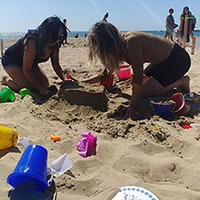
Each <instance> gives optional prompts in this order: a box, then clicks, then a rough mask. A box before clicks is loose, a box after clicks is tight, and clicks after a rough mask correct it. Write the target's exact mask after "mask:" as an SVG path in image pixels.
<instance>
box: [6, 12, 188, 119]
mask: <svg viewBox="0 0 200 200" xmlns="http://www.w3.org/2000/svg"><path fill="white" fill-rule="evenodd" d="M107 17H108V15H106V16H105V20H101V21H99V22H97V23H95V24H94V25H93V27H92V29H91V31H90V34H88V36H87V41H88V48H89V59H90V61H91V62H92V61H94V60H95V59H99V60H100V61H101V63H102V64H103V66H104V68H105V70H104V73H101V74H100V75H97V76H95V77H93V78H89V79H87V80H83V82H85V83H97V82H100V81H101V80H105V79H106V78H108V77H109V76H110V75H111V74H112V73H114V72H115V71H117V70H119V67H120V65H121V64H122V63H124V62H126V63H128V64H129V65H131V66H132V69H133V72H134V78H133V79H132V96H131V99H130V104H129V107H128V108H127V109H126V115H127V116H129V117H132V116H134V115H137V105H138V102H139V100H140V98H142V97H151V96H156V95H163V94H165V93H167V92H169V91H171V90H173V89H174V88H179V89H181V90H183V91H184V92H189V91H190V87H189V82H190V78H189V77H188V76H186V73H187V72H188V70H189V69H190V64H191V61H190V56H189V55H188V53H187V51H186V50H185V49H183V48H182V47H181V46H180V45H178V44H176V43H174V42H173V41H170V40H167V39H165V38H162V37H160V36H155V35H152V34H147V33H142V32H126V33H120V32H119V30H118V29H117V28H116V27H115V26H114V25H113V24H111V23H109V22H107V20H106V18H107ZM65 34H66V26H65V25H64V24H63V22H62V21H61V20H60V18H59V17H57V16H52V17H49V18H47V19H45V20H44V21H43V22H42V23H41V25H39V26H38V28H37V29H36V30H35V31H34V32H31V33H27V34H26V35H25V36H24V37H23V38H21V39H20V40H18V41H17V42H16V43H15V44H14V45H12V46H11V47H9V48H8V49H7V50H6V51H5V53H4V55H3V57H2V65H3V68H4V70H5V71H6V72H7V74H8V75H9V77H10V78H8V77H3V78H2V84H4V85H7V86H8V87H10V88H11V89H12V90H14V91H15V92H19V90H20V89H22V88H29V89H31V90H32V91H37V92H38V93H39V94H40V95H44V96H45V95H47V94H48V93H49V80H48V78H47V76H46V75H45V73H44V72H43V71H42V69H41V68H40V67H39V64H40V63H41V62H45V61H47V60H48V59H50V60H51V64H52V67H53V69H54V71H55V73H56V74H57V76H58V77H59V78H60V79H61V80H62V81H65V80H66V79H67V76H66V74H65V73H64V71H63V70H62V68H61V66H60V64H59V48H60V46H61V45H60V42H61V40H62V37H63V35H65ZM144 63H150V64H149V65H148V66H147V67H146V68H144ZM144 77H145V78H144Z"/></svg>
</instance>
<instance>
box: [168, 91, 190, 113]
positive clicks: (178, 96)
mask: <svg viewBox="0 0 200 200" xmlns="http://www.w3.org/2000/svg"><path fill="white" fill-rule="evenodd" d="M171 100H173V101H174V102H175V106H174V109H173V112H174V113H176V114H178V115H181V114H184V113H186V112H187V111H189V107H188V106H187V105H186V103H185V98H184V96H183V94H182V93H179V92H177V93H174V94H173V95H172V96H171Z"/></svg>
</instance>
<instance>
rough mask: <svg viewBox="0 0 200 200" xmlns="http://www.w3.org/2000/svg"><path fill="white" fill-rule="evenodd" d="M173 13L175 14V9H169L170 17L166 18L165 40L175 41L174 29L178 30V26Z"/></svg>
mask: <svg viewBox="0 0 200 200" xmlns="http://www.w3.org/2000/svg"><path fill="white" fill-rule="evenodd" d="M173 13H174V9H173V8H170V9H169V15H168V16H167V18H166V25H165V26H166V31H165V35H164V38H168V39H170V40H171V41H173V31H174V28H176V27H177V26H178V25H177V24H175V22H174V17H173Z"/></svg>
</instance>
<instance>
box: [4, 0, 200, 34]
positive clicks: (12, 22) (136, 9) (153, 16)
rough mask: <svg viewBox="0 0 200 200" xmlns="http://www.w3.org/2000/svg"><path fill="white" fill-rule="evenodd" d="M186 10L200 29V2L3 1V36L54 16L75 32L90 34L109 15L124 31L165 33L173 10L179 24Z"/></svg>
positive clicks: (180, 0)
mask: <svg viewBox="0 0 200 200" xmlns="http://www.w3.org/2000/svg"><path fill="white" fill-rule="evenodd" d="M184 6H188V7H189V8H190V10H191V12H192V13H193V14H194V15H195V16H196V18H197V27H196V29H200V0H0V32H26V31H27V30H28V29H34V28H37V27H38V26H39V25H40V24H41V23H42V21H43V20H45V19H46V18H47V17H50V16H53V15H57V16H58V17H60V19H61V20H63V19H64V18H66V19H67V25H68V27H69V28H70V29H71V31H88V30H90V29H91V27H92V25H93V24H94V23H96V22H97V21H100V20H102V19H103V16H104V14H105V13H106V12H108V13H109V17H108V21H109V22H110V23H112V24H114V25H115V26H116V27H117V28H118V29H119V30H120V31H128V30H137V31H139V30H165V19H166V16H167V15H168V10H169V8H173V9H174V19H175V22H176V23H177V24H179V20H180V15H181V13H182V10H183V7H184ZM198 22H199V23H198Z"/></svg>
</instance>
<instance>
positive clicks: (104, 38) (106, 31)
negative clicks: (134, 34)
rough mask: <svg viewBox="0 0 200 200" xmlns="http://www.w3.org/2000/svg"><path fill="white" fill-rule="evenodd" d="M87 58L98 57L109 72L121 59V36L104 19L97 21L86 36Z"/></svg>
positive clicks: (91, 60) (114, 68)
mask: <svg viewBox="0 0 200 200" xmlns="http://www.w3.org/2000/svg"><path fill="white" fill-rule="evenodd" d="M87 41H88V47H89V60H90V62H91V63H92V62H93V61H94V60H96V59H99V60H100V61H101V62H102V64H103V65H104V67H105V68H107V69H108V70H109V71H110V72H113V71H115V70H116V69H118V68H119V65H120V63H121V62H122V60H123V50H122V37H121V35H120V33H119V31H118V30H117V28H116V27H115V26H114V25H112V24H110V23H108V22H105V21H101V22H97V23H96V24H94V26H93V27H92V29H91V33H90V34H89V35H88V36H87Z"/></svg>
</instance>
